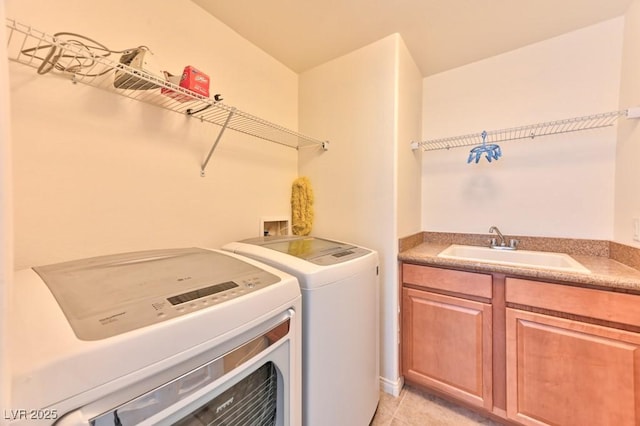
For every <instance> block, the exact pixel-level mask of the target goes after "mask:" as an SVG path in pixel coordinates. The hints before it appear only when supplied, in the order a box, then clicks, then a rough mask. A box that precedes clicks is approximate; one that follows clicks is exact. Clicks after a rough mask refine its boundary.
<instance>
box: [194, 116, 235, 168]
mask: <svg viewBox="0 0 640 426" xmlns="http://www.w3.org/2000/svg"><path fill="white" fill-rule="evenodd" d="M235 111H236V109H235V108H232V109H231V111H229V115H227V119H226V120H225V121H224V124H223V125H222V129H220V131H219V132H218V137H216V140H215V142H214V143H213V145H212V146H211V149H210V150H209V154H207V158H205V160H204V163H202V166H201V167H200V176H201V177H205V172H204V170H205V169H206V168H207V164H209V160H210V159H211V155H212V154H213V151H215V150H216V147H217V146H218V143H219V142H220V139H221V138H222V134H223V133H224V131H225V130H226V129H227V126H229V121H231V117H232V116H233V113H234V112H235Z"/></svg>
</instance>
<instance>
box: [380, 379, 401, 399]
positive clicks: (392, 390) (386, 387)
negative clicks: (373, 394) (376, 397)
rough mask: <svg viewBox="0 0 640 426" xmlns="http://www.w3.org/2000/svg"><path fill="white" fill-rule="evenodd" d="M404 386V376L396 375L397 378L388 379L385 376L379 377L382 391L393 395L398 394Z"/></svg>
mask: <svg viewBox="0 0 640 426" xmlns="http://www.w3.org/2000/svg"><path fill="white" fill-rule="evenodd" d="M403 386H404V377H398V379H397V380H390V379H387V378H385V377H380V389H381V390H382V391H383V392H384V393H388V394H390V395H393V396H395V397H398V396H400V391H401V390H402V387H403Z"/></svg>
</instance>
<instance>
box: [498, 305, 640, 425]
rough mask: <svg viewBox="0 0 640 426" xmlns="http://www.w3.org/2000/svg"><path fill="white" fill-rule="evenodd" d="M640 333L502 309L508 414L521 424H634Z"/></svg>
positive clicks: (639, 416)
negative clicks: (505, 311) (505, 344)
mask: <svg viewBox="0 0 640 426" xmlns="http://www.w3.org/2000/svg"><path fill="white" fill-rule="evenodd" d="M639 411H640V334H637V333H632V332H626V331H622V330H617V329H612V328H607V327H602V326H598V325H593V324H587V323H583V322H578V321H573V320H568V319H563V318H556V317H551V316H548V315H542V314H536V313H532V312H525V311H519V310H516V309H511V308H508V309H507V415H508V417H509V418H511V419H513V420H516V421H518V422H520V423H523V424H526V425H561V426H572V425H575V426H584V425H598V426H608V425H610V426H623V425H639V424H640V413H639Z"/></svg>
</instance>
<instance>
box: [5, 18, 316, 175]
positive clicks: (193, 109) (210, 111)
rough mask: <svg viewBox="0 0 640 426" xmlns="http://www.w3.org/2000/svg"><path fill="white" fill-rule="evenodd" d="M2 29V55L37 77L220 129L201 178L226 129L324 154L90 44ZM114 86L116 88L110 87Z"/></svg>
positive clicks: (23, 28)
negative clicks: (61, 78)
mask: <svg viewBox="0 0 640 426" xmlns="http://www.w3.org/2000/svg"><path fill="white" fill-rule="evenodd" d="M6 26H7V52H8V57H9V60H11V61H13V62H17V63H20V64H22V65H26V66H29V67H32V68H35V69H37V72H38V73H39V74H47V73H50V74H56V75H59V76H64V77H68V78H70V79H71V81H73V82H74V83H83V84H86V85H89V86H92V87H96V88H99V89H103V90H106V91H109V92H113V93H117V94H118V95H121V96H125V97H127V98H130V99H134V100H136V101H140V102H144V103H147V104H152V105H155V106H158V107H161V108H164V109H166V110H169V111H173V112H176V113H180V114H186V115H189V116H191V117H193V118H197V119H200V120H201V121H203V122H207V123H212V124H215V125H218V126H221V127H222V129H221V130H220V133H219V135H218V138H217V139H216V142H215V143H214V146H213V147H212V149H211V151H210V152H209V155H208V157H207V160H206V161H205V163H204V164H203V165H202V170H201V171H202V173H204V169H205V167H206V163H207V162H208V159H209V158H210V157H211V154H212V153H213V150H214V149H215V146H216V145H217V143H218V142H219V139H220V136H221V135H222V132H224V130H225V129H227V128H229V129H232V130H235V131H237V132H241V133H244V134H247V135H250V136H253V137H256V138H260V139H263V140H266V141H269V142H273V143H276V144H280V145H283V146H286V147H289V148H294V149H300V148H305V147H313V146H316V147H318V146H319V147H322V148H323V149H325V150H327V149H328V142H327V141H322V140H320V139H316V138H312V137H309V136H306V135H303V134H301V133H298V132H296V131H293V130H290V129H287V128H285V127H283V126H280V125H277V124H275V123H272V122H269V121H267V120H263V119H261V118H259V117H256V116H254V115H251V114H248V113H246V112H243V111H240V110H238V109H236V108H235V107H232V106H229V105H226V104H224V103H222V102H220V101H218V100H216V99H215V98H208V97H205V96H202V95H199V94H197V93H195V92H192V91H190V90H187V89H185V88H182V87H180V86H178V85H177V84H174V83H172V82H170V81H167V80H166V79H164V78H163V77H160V76H157V75H154V74H151V73H148V72H146V71H142V70H140V69H137V68H133V67H131V66H129V65H126V64H124V63H121V62H120V61H119V60H113V59H112V58H110V57H108V56H109V52H106V53H105V50H104V49H102V45H100V44H99V43H97V42H96V43H95V44H93V43H91V42H92V41H91V40H89V39H87V40H89V42H87V40H84V39H83V40H82V41H78V40H77V38H76V39H74V37H73V36H74V35H73V34H70V33H57V34H56V35H54V36H51V35H49V34H46V33H43V32H41V31H38V30H36V29H34V28H32V27H30V26H27V25H23V24H20V23H18V22H16V21H15V20H13V19H9V18H7V20H6ZM116 80H117V81H118V87H116V86H115V84H114V83H115V81H116ZM163 89H164V91H170V92H173V97H169V96H166V95H165V94H162V93H161V92H162V91H163Z"/></svg>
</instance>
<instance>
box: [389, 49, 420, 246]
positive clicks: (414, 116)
mask: <svg viewBox="0 0 640 426" xmlns="http://www.w3.org/2000/svg"><path fill="white" fill-rule="evenodd" d="M398 55H399V69H398V71H399V76H398V79H397V84H398V108H397V111H396V114H397V122H398V131H397V134H398V137H397V142H396V151H397V162H396V164H397V165H396V174H397V182H396V185H395V186H396V191H397V205H398V213H397V220H396V229H397V234H398V237H399V238H402V237H406V236H408V235H412V234H415V233H417V232H420V231H422V223H421V219H422V215H421V210H420V209H421V197H422V186H421V174H422V168H421V164H422V155H421V151H419V150H416V151H413V150H411V149H410V142H411V141H418V140H420V135H421V120H422V75H421V74H420V70H419V69H418V67H417V66H416V64H415V62H414V60H413V58H412V57H411V54H410V53H409V51H408V49H407V47H406V45H405V44H404V43H403V42H402V39H400V48H399V49H398Z"/></svg>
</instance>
